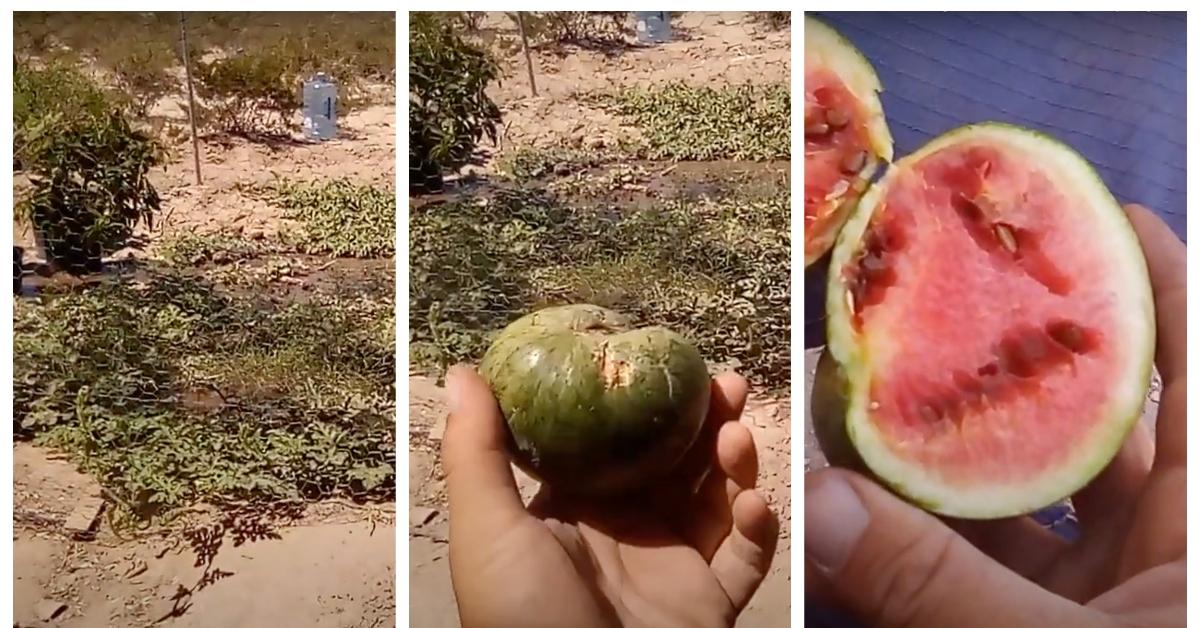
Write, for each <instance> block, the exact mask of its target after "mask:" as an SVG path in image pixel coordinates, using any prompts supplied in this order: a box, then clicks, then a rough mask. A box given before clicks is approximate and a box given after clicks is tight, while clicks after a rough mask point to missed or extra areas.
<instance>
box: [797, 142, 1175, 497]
mask: <svg viewBox="0 0 1200 628" xmlns="http://www.w3.org/2000/svg"><path fill="white" fill-rule="evenodd" d="M827 291H828V292H827V298H826V312H827V316H828V323H827V324H828V329H827V335H828V346H827V348H826V351H825V353H824V355H823V356H822V358H821V362H820V364H819V366H818V373H817V382H816V384H815V385H814V388H813V398H812V411H813V420H814V427H815V429H816V432H817V437H818V440H819V442H820V443H821V447H822V449H823V450H824V451H825V453H826V456H827V457H828V458H830V461H831V462H832V463H834V464H841V465H846V466H854V467H858V468H860V469H863V470H864V471H866V472H869V473H870V474H871V475H873V476H875V477H876V478H878V479H879V480H880V481H882V482H883V483H884V484H886V485H888V486H889V487H891V488H892V489H893V490H894V491H895V492H896V493H898V494H900V495H902V496H904V497H906V498H908V499H909V500H911V501H912V502H914V503H916V504H919V505H921V506H922V507H924V508H926V509H928V510H930V511H933V512H936V513H939V514H943V515H948V516H954V517H961V518H973V519H988V518H1000V517H1008V516H1015V515H1019V514H1023V513H1028V512H1031V511H1034V510H1037V509H1039V508H1041V507H1044V506H1047V505H1049V504H1052V503H1054V502H1056V501H1058V500H1060V499H1062V498H1065V497H1067V496H1069V495H1071V494H1073V493H1074V492H1076V491H1077V490H1079V489H1080V488H1082V487H1083V486H1085V485H1086V484H1087V483H1088V482H1090V481H1091V480H1092V478H1094V477H1095V476H1096V475H1097V474H1098V473H1099V472H1100V471H1101V470H1102V469H1103V468H1104V467H1105V466H1106V465H1107V464H1108V463H1109V462H1110V461H1111V460H1112V458H1113V456H1114V455H1115V454H1116V452H1117V451H1118V449H1119V448H1120V447H1121V443H1122V442H1123V441H1124V439H1125V436H1126V435H1127V433H1128V432H1129V430H1130V429H1131V428H1132V427H1133V425H1134V424H1135V422H1136V421H1137V420H1138V417H1139V416H1140V414H1141V409H1142V406H1143V403H1144V400H1145V395H1146V391H1147V387H1148V386H1149V381H1150V377H1151V363H1152V359H1153V353H1154V345H1155V327H1154V302H1153V297H1152V294H1151V290H1150V281H1149V276H1148V273H1147V269H1146V262H1145V258H1144V256H1143V254H1142V250H1141V247H1140V245H1139V243H1138V240H1137V237H1136V235H1135V233H1134V231H1133V228H1132V226H1131V224H1130V222H1129V220H1128V218H1127V216H1126V214H1125V212H1124V211H1123V209H1122V208H1121V206H1120V205H1119V204H1118V203H1117V201H1116V200H1114V198H1113V196H1112V194H1111V193H1110V192H1109V191H1108V189H1107V188H1106V187H1105V185H1104V183H1103V182H1102V181H1101V180H1100V178H1099V176H1098V175H1097V174H1096V173H1095V172H1094V171H1093V170H1092V168H1091V167H1090V166H1089V164H1088V163H1087V162H1086V161H1085V160H1084V158H1083V157H1082V156H1080V155H1079V154H1078V153H1076V152H1075V151H1073V150H1071V149H1070V148H1068V147H1067V146H1065V145H1063V144H1061V143H1059V142H1058V141H1056V140H1054V139H1051V138H1049V137H1047V136H1045V135H1043V134H1040V133H1037V132H1034V131H1029V130H1026V129H1021V128H1017V127H1013V126H1008V125H1003V124H995V123H985V124H978V125H971V126H967V127H963V128H960V129H957V130H954V131H951V132H949V133H947V134H945V135H943V136H941V137H939V138H937V139H935V140H933V141H932V142H931V143H929V144H928V145H926V146H925V147H923V148H922V149H921V150H919V151H918V152H916V153H915V154H913V155H910V156H908V157H905V158H904V159H901V160H899V161H898V162H897V163H896V164H895V165H894V166H893V167H891V168H890V169H889V171H888V173H887V175H886V176H884V177H883V179H882V180H880V182H879V183H877V184H876V185H875V186H873V187H872V188H871V190H870V191H869V192H867V194H866V195H865V196H864V197H863V199H862V201H861V203H860V204H859V206H858V207H857V208H856V209H855V211H854V213H853V215H852V216H851V218H850V219H849V221H848V222H847V223H846V225H845V227H844V228H843V231H842V234H841V236H840V238H839V239H838V242H837V245H836V246H835V247H834V249H833V253H832V256H831V258H830V269H829V275H828V285H827Z"/></svg>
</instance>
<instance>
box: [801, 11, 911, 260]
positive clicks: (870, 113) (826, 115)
mask: <svg viewBox="0 0 1200 628" xmlns="http://www.w3.org/2000/svg"><path fill="white" fill-rule="evenodd" d="M804 28H805V31H804V265H805V267H807V266H809V265H811V264H812V263H813V262H814V261H816V260H818V259H820V258H821V256H822V255H824V254H825V253H826V252H827V251H829V248H830V247H831V246H833V242H834V239H835V238H837V234H838V231H839V230H840V229H841V228H842V224H843V223H844V222H845V221H846V217H847V216H848V215H849V214H850V210H851V209H853V207H854V205H855V204H856V203H857V201H858V199H859V197H860V196H862V193H863V191H864V190H866V188H867V185H868V183H869V182H870V179H871V177H872V176H874V174H875V171H876V169H877V168H878V166H879V163H880V161H881V160H882V161H891V159H892V135H891V133H890V132H889V131H888V128H887V122H886V120H885V119H884V117H883V105H881V104H880V102H879V92H880V91H882V89H883V88H882V87H880V85H879V78H878V77H876V76H875V70H874V69H872V68H871V64H870V63H869V62H868V61H867V60H866V58H865V57H863V56H862V54H861V53H859V51H858V50H857V49H856V48H855V47H854V46H853V45H851V44H850V42H848V41H846V40H845V39H843V38H842V36H841V35H838V34H837V33H836V32H835V31H834V30H833V29H831V28H829V27H828V26H826V25H825V24H824V23H823V22H820V21H818V20H815V19H813V18H811V17H805V18H804Z"/></svg>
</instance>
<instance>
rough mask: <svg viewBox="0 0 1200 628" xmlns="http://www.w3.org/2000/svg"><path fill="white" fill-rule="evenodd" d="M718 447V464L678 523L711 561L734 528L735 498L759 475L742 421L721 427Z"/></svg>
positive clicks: (752, 440)
mask: <svg viewBox="0 0 1200 628" xmlns="http://www.w3.org/2000/svg"><path fill="white" fill-rule="evenodd" d="M716 449H717V456H716V457H717V465H716V467H714V468H713V470H712V472H711V473H710V474H709V476H708V477H707V478H705V480H704V484H703V485H702V486H701V487H700V490H699V491H698V492H697V493H696V495H695V497H694V499H693V501H692V507H691V508H688V509H687V510H686V511H685V512H683V513H681V514H682V517H681V518H680V519H679V522H678V529H679V531H680V534H681V535H682V536H683V538H684V540H685V541H686V542H687V543H688V545H691V546H692V547H694V548H695V549H696V551H697V552H699V553H700V555H701V556H703V557H704V560H705V561H710V562H711V561H712V558H713V555H714V554H715V553H716V551H717V549H718V548H719V547H720V546H721V543H722V542H723V541H724V540H725V537H727V536H729V533H730V530H731V529H732V527H733V503H734V500H735V499H737V496H738V494H739V493H741V492H742V491H743V490H746V489H753V488H754V483H755V479H756V476H757V474H758V456H757V454H756V453H755V451H754V437H753V436H751V435H750V430H748V429H746V426H744V425H742V424H741V423H733V422H730V423H726V424H725V425H723V426H722V427H721V433H720V434H719V435H718V437H717V446H716Z"/></svg>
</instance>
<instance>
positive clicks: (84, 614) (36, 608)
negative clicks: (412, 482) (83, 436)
mask: <svg viewBox="0 0 1200 628" xmlns="http://www.w3.org/2000/svg"><path fill="white" fill-rule="evenodd" d="M13 458H14V466H13V471H14V477H15V482H14V500H13V502H14V503H13V512H14V516H15V522H14V535H13V564H14V582H15V584H14V590H13V613H14V620H15V623H14V626H22V627H36V626H63V627H68V628H72V627H78V628H84V627H87V628H93V627H96V626H150V625H165V626H205V627H208V626H266V625H283V626H301V625H303V626H327V627H339V628H341V627H351V626H353V627H366V628H374V627H376V626H385V625H387V626H390V625H392V623H393V621H392V618H393V617H394V613H395V608H394V606H393V604H394V594H395V576H394V572H393V571H392V564H393V562H394V556H395V525H394V516H393V515H394V508H393V507H392V506H391V505H388V506H386V507H383V506H368V507H357V506H354V505H352V504H341V503H325V504H317V505H314V506H311V507H309V508H308V509H307V511H306V512H305V513H304V514H303V515H302V516H301V518H300V519H298V520H296V521H293V522H291V523H290V524H289V525H286V526H274V525H265V523H268V522H253V524H244V523H243V524H232V523H231V522H230V521H227V520H225V519H223V518H218V517H215V515H214V513H211V512H197V513H196V514H195V515H194V516H191V517H189V521H188V524H187V525H186V526H184V525H183V524H180V525H179V526H175V527H172V529H170V530H161V531H156V532H154V533H145V534H140V535H137V537H138V538H137V539H136V540H123V539H122V538H120V537H118V536H117V535H115V534H114V533H113V532H112V531H111V529H109V528H108V527H107V526H106V525H104V522H103V521H101V523H100V527H99V530H97V531H96V534H95V538H94V539H92V540H77V538H76V536H75V534H74V533H73V532H72V530H73V529H74V528H75V527H77V526H76V525H75V524H76V522H77V521H79V518H80V516H81V515H83V520H88V519H89V517H90V515H91V514H92V513H94V512H95V508H96V504H97V503H98V501H99V499H98V496H99V495H100V490H101V489H100V486H99V485H98V484H97V483H96V481H95V480H94V479H92V478H91V477H89V476H86V475H83V474H81V473H79V472H77V471H76V470H75V469H74V467H73V465H71V464H70V463H68V462H66V461H64V460H62V459H60V458H57V457H55V456H54V454H52V453H51V452H48V451H46V450H44V449H40V448H37V447H33V446H31V445H27V444H18V445H17V446H16V447H15V448H14V450H13ZM83 513H86V514H83ZM101 519H102V520H103V517H101ZM281 581H286V583H287V584H286V586H279V585H280V582H281ZM250 591H253V592H254V594H253V596H248V595H247V592H250Z"/></svg>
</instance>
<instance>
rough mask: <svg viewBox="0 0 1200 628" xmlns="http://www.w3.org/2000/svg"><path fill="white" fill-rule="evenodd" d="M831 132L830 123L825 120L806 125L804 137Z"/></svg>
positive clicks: (818, 135)
mask: <svg viewBox="0 0 1200 628" xmlns="http://www.w3.org/2000/svg"><path fill="white" fill-rule="evenodd" d="M828 132H829V125H828V124H825V123H824V122H814V123H812V124H806V125H804V137H820V136H822V135H825V134H826V133H828Z"/></svg>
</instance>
